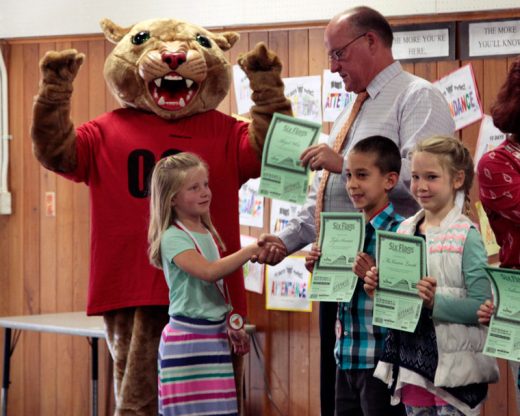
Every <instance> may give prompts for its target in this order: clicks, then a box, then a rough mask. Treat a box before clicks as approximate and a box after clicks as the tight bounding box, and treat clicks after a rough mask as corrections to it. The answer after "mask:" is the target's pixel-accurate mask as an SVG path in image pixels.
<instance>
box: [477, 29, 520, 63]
mask: <svg viewBox="0 0 520 416" xmlns="http://www.w3.org/2000/svg"><path fill="white" fill-rule="evenodd" d="M468 37H469V42H468V45H469V57H476V56H493V55H495V56H496V55H516V54H518V53H520V20H503V21H495V22H480V23H469V24H468Z"/></svg>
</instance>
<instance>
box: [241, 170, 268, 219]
mask: <svg viewBox="0 0 520 416" xmlns="http://www.w3.org/2000/svg"><path fill="white" fill-rule="evenodd" d="M259 187H260V179H250V180H248V181H247V182H246V183H245V184H243V185H242V187H241V188H240V190H239V191H238V212H239V218H240V224H242V225H246V226H250V227H258V228H262V227H263V226H264V197H263V196H262V195H260V193H259V191H258V188H259Z"/></svg>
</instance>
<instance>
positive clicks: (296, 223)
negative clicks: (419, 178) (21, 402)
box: [279, 62, 455, 253]
mask: <svg viewBox="0 0 520 416" xmlns="http://www.w3.org/2000/svg"><path fill="white" fill-rule="evenodd" d="M367 92H368V94H369V98H368V99H367V100H366V101H365V103H364V104H363V107H362V108H361V110H360V112H359V114H358V116H357V117H356V120H355V121H354V123H353V124H352V127H351V128H350V130H349V132H348V135H347V136H348V137H347V141H346V145H345V147H344V149H343V156H346V154H347V153H348V151H349V150H350V149H351V148H352V146H353V145H354V144H355V143H357V142H359V141H360V140H362V139H364V138H366V137H369V136H374V135H380V136H385V137H388V138H389V139H391V140H393V141H394V142H395V143H396V144H397V146H398V147H399V149H400V150H401V155H402V162H403V163H402V165H403V167H402V169H401V175H400V180H399V184H398V185H397V187H396V188H395V189H394V190H393V191H392V192H391V194H390V200H391V201H392V203H393V204H394V206H395V210H396V211H397V212H398V213H399V214H401V215H403V216H405V217H408V216H410V215H412V214H413V213H415V212H416V211H417V209H418V205H417V203H416V202H415V200H414V199H413V197H412V195H411V194H410V191H409V185H410V163H409V160H408V152H409V151H410V150H411V149H412V148H413V146H414V144H415V143H416V142H417V141H419V140H422V139H425V138H428V137H430V136H432V135H439V134H440V135H452V134H453V132H454V130H455V123H454V122H453V119H452V117H451V114H450V110H449V107H448V103H447V102H446V100H445V99H444V97H443V96H442V94H441V93H440V91H439V90H437V89H436V88H435V87H434V86H433V85H432V84H431V83H430V82H428V81H426V80H424V79H422V78H419V77H417V76H415V75H412V74H410V73H408V72H405V71H403V69H402V67H401V64H400V63H399V62H394V63H392V64H391V65H389V66H387V67H386V68H385V69H384V70H383V71H381V72H380V73H379V74H378V75H377V76H376V77H375V78H374V79H373V80H372V82H371V83H370V84H369V85H368V87H367ZM352 104H353V103H352ZM351 109H352V105H351V106H349V107H347V108H346V109H345V110H344V111H343V112H342V113H341V114H340V116H339V117H338V119H337V120H336V121H335V123H334V125H333V127H332V130H331V133H330V137H329V146H331V147H332V145H333V144H334V141H335V139H336V135H337V134H338V133H339V131H340V130H341V126H343V124H344V123H345V121H346V120H347V118H348V115H349V114H350V111H351ZM345 167H346V161H344V164H343V171H342V174H336V173H331V174H330V177H329V180H328V182H327V187H326V189H325V194H324V198H325V199H324V204H323V211H325V212H350V211H355V208H354V207H353V205H352V203H351V201H350V199H349V197H348V195H347V191H346V190H345V182H346V176H345ZM320 177H321V175H320V174H317V175H315V177H314V181H313V183H312V186H311V190H310V192H309V194H308V196H307V201H306V203H305V205H304V206H303V208H302V210H301V211H300V212H299V213H298V214H297V216H296V217H295V218H293V219H292V220H291V221H290V222H289V224H288V225H287V227H286V228H285V229H284V230H283V231H282V232H281V233H280V234H279V237H280V238H281V239H282V241H283V242H284V244H285V245H286V247H287V250H288V251H289V253H292V252H294V251H297V250H299V249H301V248H302V247H304V246H306V245H307V244H309V243H311V242H313V241H315V240H316V231H315V225H314V210H315V206H316V192H317V189H318V187H319V181H320Z"/></svg>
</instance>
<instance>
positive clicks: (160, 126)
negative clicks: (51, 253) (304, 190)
mask: <svg viewBox="0 0 520 416" xmlns="http://www.w3.org/2000/svg"><path fill="white" fill-rule="evenodd" d="M76 135H77V158H78V166H77V168H76V170H75V171H74V172H71V173H68V174H66V175H64V176H65V177H67V178H69V179H72V180H74V181H76V182H85V183H86V184H87V185H88V186H89V189H90V201H91V202H90V204H91V218H92V220H91V269H90V281H89V293H88V304H87V314H89V315H94V314H100V313H103V312H105V311H110V310H114V309H121V308H125V307H131V306H142V305H167V304H168V288H167V286H166V282H165V279H164V276H163V273H162V271H161V270H159V269H156V268H154V267H153V266H151V265H150V262H149V260H148V255H147V248H148V242H147V233H148V220H149V198H148V183H149V179H150V174H151V172H152V169H153V167H154V165H155V163H156V162H157V161H158V160H159V159H160V158H161V157H164V156H167V155H169V154H173V153H178V152H182V151H190V152H193V153H196V154H197V155H199V156H200V157H201V158H202V159H203V160H204V161H206V163H207V164H208V166H209V181H210V183H209V185H210V187H211V190H212V193H213V200H212V203H211V215H212V220H213V223H214V225H215V227H216V229H217V230H218V232H219V234H220V235H221V237H222V239H223V240H224V242H225V244H226V247H227V253H231V252H234V251H236V250H238V249H239V248H240V229H239V222H238V221H239V220H238V190H239V188H240V186H241V185H242V184H243V183H244V182H246V181H247V180H248V179H250V178H254V177H258V176H259V174H260V161H259V159H258V157H257V155H256V153H255V151H254V150H253V148H252V147H251V145H250V144H249V136H248V125H247V124H246V123H243V122H239V121H237V120H235V119H234V118H232V117H229V116H227V115H224V114H222V113H220V112H218V111H214V110H212V111H208V112H206V113H202V114H196V115H194V116H191V117H187V118H183V119H180V120H165V119H162V118H160V117H158V116H156V115H154V114H151V113H145V112H143V111H137V110H132V109H119V110H116V111H113V112H111V113H106V114H103V115H101V116H100V117H98V118H96V119H94V120H92V121H89V122H87V123H85V124H83V125H81V126H80V127H79V128H78V129H77V131H76ZM224 254H226V253H224ZM226 279H227V280H226V282H227V284H228V287H229V289H230V295H231V300H232V303H233V306H234V308H235V309H236V311H237V312H240V313H241V314H243V315H245V314H246V301H245V296H244V281H243V278H242V271H241V269H240V270H239V271H237V272H235V273H234V274H233V275H230V276H229V277H227V278H226Z"/></svg>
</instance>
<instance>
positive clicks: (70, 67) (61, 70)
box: [40, 49, 85, 84]
mask: <svg viewBox="0 0 520 416" xmlns="http://www.w3.org/2000/svg"><path fill="white" fill-rule="evenodd" d="M84 58H85V55H84V54H82V53H79V52H78V51H77V50H75V49H67V50H64V51H60V52H56V51H51V52H47V53H46V54H45V56H44V57H43V58H42V60H41V61H40V69H41V72H42V80H43V81H44V82H47V83H52V84H61V83H70V82H72V81H73V80H74V78H76V75H77V74H78V71H79V68H80V66H81V64H82V63H83V59H84Z"/></svg>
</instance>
